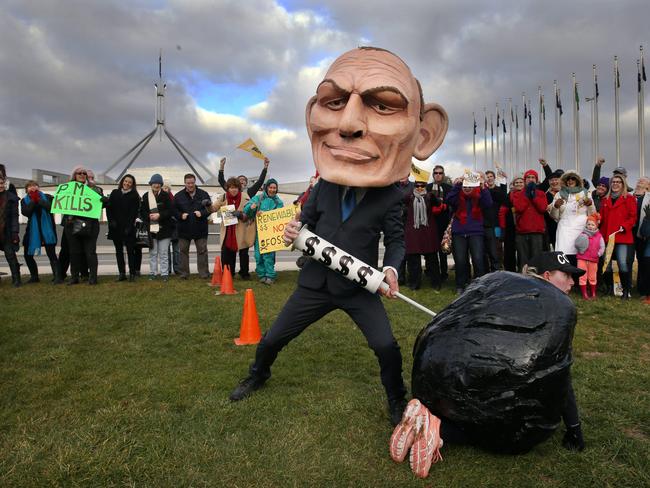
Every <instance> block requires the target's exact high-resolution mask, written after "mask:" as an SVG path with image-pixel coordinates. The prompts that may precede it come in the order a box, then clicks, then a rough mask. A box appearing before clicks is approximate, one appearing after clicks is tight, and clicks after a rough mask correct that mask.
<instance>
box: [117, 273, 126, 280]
mask: <svg viewBox="0 0 650 488" xmlns="http://www.w3.org/2000/svg"><path fill="white" fill-rule="evenodd" d="M115 281H126V274H124V273H120V274H119V276H118V277H117V279H116V280H115Z"/></svg>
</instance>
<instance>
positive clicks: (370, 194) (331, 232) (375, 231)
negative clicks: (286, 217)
mask: <svg viewBox="0 0 650 488" xmlns="http://www.w3.org/2000/svg"><path fill="white" fill-rule="evenodd" d="M344 191H345V187H343V186H341V185H337V184H335V183H330V182H329V181H325V180H324V179H322V178H321V179H320V180H319V182H318V183H317V184H316V186H314V188H313V189H312V192H311V195H309V199H308V200H307V203H305V206H304V208H303V210H302V213H301V214H300V220H301V222H302V223H303V225H307V227H308V229H309V230H311V231H312V232H314V233H315V234H316V235H317V236H319V237H322V238H323V239H325V240H326V241H328V242H330V243H331V244H334V245H335V246H337V247H339V248H340V249H342V250H344V251H346V252H348V253H349V254H350V255H351V256H353V257H355V258H357V259H359V260H361V261H363V262H364V263H366V264H368V265H370V266H375V267H376V266H377V261H378V259H379V238H380V235H381V233H382V232H383V233H384V247H385V253H384V263H383V265H384V266H392V267H393V268H395V269H399V266H400V264H401V262H402V260H403V259H404V252H405V251H404V226H403V224H402V205H401V202H402V199H403V198H404V194H403V193H402V191H401V190H400V189H399V188H398V187H397V186H396V185H390V186H386V187H383V188H368V189H366V192H365V195H364V196H363V198H362V199H361V201H359V202H358V203H357V205H356V208H355V209H354V211H353V212H352V214H351V215H350V217H349V218H348V219H347V220H346V221H344V222H342V221H341V220H342V218H341V203H342V200H343V193H344ZM298 284H299V285H301V286H304V287H306V288H310V289H313V290H318V289H321V288H323V287H324V286H327V290H328V291H329V292H330V293H331V294H332V295H345V294H349V293H351V292H354V291H356V290H358V289H359V285H357V284H355V283H354V282H352V281H350V280H349V279H347V278H346V277H344V276H341V275H340V274H339V273H336V272H334V271H332V270H331V269H328V268H327V267H326V266H323V265H322V264H321V263H317V262H314V261H313V260H311V259H310V260H308V261H307V263H306V264H305V265H304V267H303V268H302V270H301V271H300V275H299V277H298Z"/></svg>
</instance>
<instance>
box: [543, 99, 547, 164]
mask: <svg viewBox="0 0 650 488" xmlns="http://www.w3.org/2000/svg"><path fill="white" fill-rule="evenodd" d="M542 158H543V159H546V105H545V104H544V94H543V93H542Z"/></svg>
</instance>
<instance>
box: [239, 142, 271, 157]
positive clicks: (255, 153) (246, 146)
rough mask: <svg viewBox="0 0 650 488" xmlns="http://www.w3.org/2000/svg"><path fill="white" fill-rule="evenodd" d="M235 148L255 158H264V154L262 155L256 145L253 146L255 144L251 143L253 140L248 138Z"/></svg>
mask: <svg viewBox="0 0 650 488" xmlns="http://www.w3.org/2000/svg"><path fill="white" fill-rule="evenodd" d="M237 147H238V148H239V149H243V150H244V151H246V152H249V153H251V154H252V155H253V156H255V157H256V158H259V159H264V158H265V157H266V156H264V154H262V151H260V149H259V148H258V147H257V144H255V142H253V139H251V138H250V137H249V138H248V139H246V140H245V141H244V142H242V143H241V144H240V145H239V146H237Z"/></svg>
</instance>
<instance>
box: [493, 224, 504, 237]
mask: <svg viewBox="0 0 650 488" xmlns="http://www.w3.org/2000/svg"><path fill="white" fill-rule="evenodd" d="M502 235H503V231H502V230H501V227H495V228H494V237H496V238H497V239H501V236H502Z"/></svg>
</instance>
